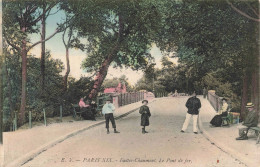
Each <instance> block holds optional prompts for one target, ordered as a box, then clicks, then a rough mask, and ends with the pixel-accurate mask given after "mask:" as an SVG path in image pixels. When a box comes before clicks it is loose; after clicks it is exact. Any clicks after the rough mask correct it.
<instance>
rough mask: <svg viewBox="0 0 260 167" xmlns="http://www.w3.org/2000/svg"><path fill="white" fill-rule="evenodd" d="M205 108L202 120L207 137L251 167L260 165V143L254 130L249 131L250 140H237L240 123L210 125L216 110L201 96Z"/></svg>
mask: <svg viewBox="0 0 260 167" xmlns="http://www.w3.org/2000/svg"><path fill="white" fill-rule="evenodd" d="M201 102H202V105H203V108H202V109H201V111H200V120H201V122H202V126H203V130H204V131H205V134H206V137H209V138H210V140H211V142H214V143H215V144H216V145H217V146H218V147H220V148H221V149H223V150H224V151H227V152H228V153H229V154H231V155H232V156H234V157H236V158H237V159H239V160H241V161H242V162H244V163H245V164H247V165H248V166H250V167H258V166H260V165H259V164H260V158H259V157H260V144H256V136H255V133H254V131H249V133H248V137H249V139H248V140H235V138H236V137H238V128H237V126H238V124H232V125H230V126H228V127H227V126H223V127H210V123H209V122H210V120H211V119H212V118H213V117H214V116H215V114H216V112H215V111H214V109H213V107H212V106H211V105H210V103H209V102H208V100H206V99H203V98H201Z"/></svg>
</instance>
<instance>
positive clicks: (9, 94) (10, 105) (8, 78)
mask: <svg viewBox="0 0 260 167" xmlns="http://www.w3.org/2000/svg"><path fill="white" fill-rule="evenodd" d="M4 68H5V75H6V82H7V91H8V100H9V107H10V115H11V117H10V121H12V120H13V119H14V113H13V111H14V106H13V100H12V85H11V80H10V77H9V72H8V69H7V61H6V57H5V64H4Z"/></svg>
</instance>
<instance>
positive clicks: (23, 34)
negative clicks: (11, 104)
mask: <svg viewBox="0 0 260 167" xmlns="http://www.w3.org/2000/svg"><path fill="white" fill-rule="evenodd" d="M39 5H41V2H40V1H4V3H3V34H4V40H5V41H6V42H7V43H8V45H10V47H12V48H13V49H15V50H16V51H17V52H18V53H19V54H20V55H21V60H22V67H21V68H22V85H21V87H22V89H21V97H22V98H21V105H20V124H23V123H24V118H25V108H26V94H27V93H26V90H27V89H26V85H27V53H28V52H29V51H30V50H31V49H32V48H33V47H34V46H36V45H38V44H40V43H42V42H45V41H47V40H49V39H50V38H52V37H53V36H54V35H55V34H57V33H59V32H60V31H61V29H60V28H57V29H56V31H55V32H54V33H53V34H51V35H50V36H49V37H47V38H45V40H40V41H38V42H35V43H33V44H30V41H29V39H28V34H31V33H37V32H38V31H39V28H38V26H37V23H38V22H39V21H40V20H41V19H42V17H43V16H44V15H45V13H39V11H38V9H39ZM52 7H53V6H52V5H50V6H49V7H48V8H46V11H48V10H50V9H51V8H52Z"/></svg>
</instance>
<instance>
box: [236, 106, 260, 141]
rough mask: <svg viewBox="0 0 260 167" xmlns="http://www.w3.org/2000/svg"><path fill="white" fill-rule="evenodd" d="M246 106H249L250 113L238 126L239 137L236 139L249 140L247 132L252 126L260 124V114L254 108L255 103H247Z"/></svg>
mask: <svg viewBox="0 0 260 167" xmlns="http://www.w3.org/2000/svg"><path fill="white" fill-rule="evenodd" d="M246 108H248V113H247V115H246V118H245V120H244V122H242V125H240V126H238V129H239V137H237V138H236V140H247V139H248V137H247V133H248V130H249V128H250V127H255V126H257V124H258V118H259V115H258V113H257V112H256V111H255V109H254V104H253V103H247V105H246Z"/></svg>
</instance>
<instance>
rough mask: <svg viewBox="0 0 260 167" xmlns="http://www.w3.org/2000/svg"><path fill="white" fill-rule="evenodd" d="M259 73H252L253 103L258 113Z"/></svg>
mask: <svg viewBox="0 0 260 167" xmlns="http://www.w3.org/2000/svg"><path fill="white" fill-rule="evenodd" d="M257 83H258V82H257V71H254V72H253V73H252V89H251V101H252V103H254V105H255V109H256V110H257V111H258V109H259V108H258V103H259V99H258V97H257V95H258V84H257Z"/></svg>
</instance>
